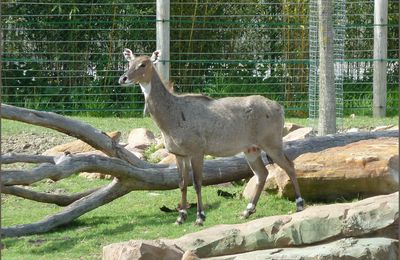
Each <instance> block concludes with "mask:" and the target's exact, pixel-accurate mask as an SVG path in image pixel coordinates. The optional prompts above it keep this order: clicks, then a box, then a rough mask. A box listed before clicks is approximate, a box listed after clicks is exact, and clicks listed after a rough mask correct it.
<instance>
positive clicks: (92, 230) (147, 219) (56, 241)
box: [3, 202, 221, 256]
mask: <svg viewBox="0 0 400 260" xmlns="http://www.w3.org/2000/svg"><path fill="white" fill-rule="evenodd" d="M220 203H221V202H214V203H211V204H206V205H205V209H206V212H212V211H214V210H219V209H218V208H219V207H220ZM157 206H161V205H157ZM155 207H156V206H155ZM152 212H153V214H152ZM111 214H112V213H110V215H107V216H90V217H89V216H86V217H85V216H82V217H81V218H78V219H76V220H74V221H72V222H70V223H68V224H67V225H63V226H61V227H58V228H56V229H54V230H52V231H49V232H47V233H44V234H39V235H32V236H26V237H19V238H6V239H3V243H4V245H5V246H6V248H12V247H20V246H21V243H23V244H24V248H25V249H24V250H23V251H24V253H23V254H32V255H37V256H44V255H51V254H66V253H68V251H70V250H71V251H72V250H73V248H75V247H77V246H79V245H80V244H82V243H88V246H87V247H98V248H99V250H100V251H101V247H102V246H104V244H103V243H104V241H106V242H107V241H109V242H107V243H113V241H114V242H115V240H116V239H119V238H122V239H126V237H128V238H127V240H129V239H141V238H144V237H141V235H142V234H138V232H141V230H143V228H146V227H149V229H151V230H157V231H158V232H164V231H165V232H167V233H168V234H162V236H164V237H165V236H168V235H170V233H171V231H168V228H169V227H171V229H176V230H175V231H177V233H179V232H181V231H182V230H183V229H184V228H185V226H183V227H178V226H174V222H175V220H176V218H177V217H178V212H170V213H166V212H162V211H161V210H158V208H157V209H155V210H153V211H151V212H148V211H147V212H145V211H144V212H143V213H142V214H134V215H132V216H131V217H130V216H129V215H122V214H119V215H115V214H114V215H111ZM195 219H196V207H192V208H190V209H188V219H187V221H186V223H185V224H184V225H186V227H187V225H193V223H194V221H195ZM168 226H169V227H168ZM127 233H128V236H127ZM129 233H132V234H133V235H132V236H129ZM109 237H113V238H114V239H108V238H109ZM129 237H130V238H129ZM21 253H22V252H21Z"/></svg>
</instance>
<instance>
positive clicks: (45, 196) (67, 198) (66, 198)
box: [1, 186, 99, 206]
mask: <svg viewBox="0 0 400 260" xmlns="http://www.w3.org/2000/svg"><path fill="white" fill-rule="evenodd" d="M98 189H99V188H97V189H92V190H88V191H84V192H80V193H76V194H72V195H64V194H51V193H45V192H37V191H33V190H28V189H24V188H22V187H17V186H1V193H4V194H10V195H14V196H18V197H21V198H24V199H29V200H33V201H37V202H43V203H51V204H56V205H58V206H67V205H69V204H71V203H73V202H74V201H77V200H79V199H81V198H83V197H86V196H87V195H89V194H91V193H93V192H95V191H96V190H98Z"/></svg>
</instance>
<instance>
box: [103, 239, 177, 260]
mask: <svg viewBox="0 0 400 260" xmlns="http://www.w3.org/2000/svg"><path fill="white" fill-rule="evenodd" d="M121 246H123V248H124V249H123V250H120V248H121ZM182 255H183V253H182V252H181V250H179V249H178V248H174V247H173V246H167V245H165V244H164V243H163V242H161V241H140V240H132V241H129V242H127V243H122V245H121V243H116V244H111V245H109V246H106V247H104V249H103V259H105V260H109V259H119V260H123V259H126V260H127V259H132V260H133V259H138V260H139V259H140V260H151V259H154V260H156V259H157V260H171V259H181V258H182Z"/></svg>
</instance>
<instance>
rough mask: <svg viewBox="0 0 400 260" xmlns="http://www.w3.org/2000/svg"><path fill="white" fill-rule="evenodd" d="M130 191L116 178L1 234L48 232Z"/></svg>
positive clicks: (5, 235) (14, 234)
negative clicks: (61, 208)
mask: <svg viewBox="0 0 400 260" xmlns="http://www.w3.org/2000/svg"><path fill="white" fill-rule="evenodd" d="M129 191H130V189H129V188H128V187H127V186H126V185H124V184H123V183H122V182H119V181H118V180H116V179H115V180H114V181H113V182H112V183H110V184H109V185H107V186H105V187H103V188H100V189H98V190H97V191H95V192H93V193H91V194H90V195H88V196H86V197H84V198H82V199H79V200H77V201H75V202H74V203H72V204H70V205H69V206H67V207H65V208H64V210H63V211H62V212H60V213H57V214H54V215H52V216H49V217H46V218H45V219H43V220H42V221H39V222H35V223H31V224H23V225H16V226H13V227H5V228H2V229H1V236H2V237H16V236H26V235H30V234H38V233H44V232H48V231H50V230H52V229H53V228H55V227H58V226H61V225H65V224H67V223H69V222H71V221H72V220H74V219H76V218H77V217H79V216H81V215H83V214H85V213H86V212H89V211H91V210H93V209H95V208H98V207H100V206H102V205H104V204H107V203H109V202H111V201H113V200H115V199H117V198H120V197H122V196H123V195H125V194H127V193H129Z"/></svg>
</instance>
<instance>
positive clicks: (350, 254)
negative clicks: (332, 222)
mask: <svg viewBox="0 0 400 260" xmlns="http://www.w3.org/2000/svg"><path fill="white" fill-rule="evenodd" d="M398 244H399V243H398V241H397V240H395V239H391V238H384V237H376V238H375V237H374V238H360V239H355V238H344V239H340V240H338V241H334V242H331V243H326V244H321V245H316V246H309V247H304V248H276V249H268V250H258V251H254V252H249V253H243V254H237V255H227V256H217V257H210V258H203V259H207V260H248V259H291V260H302V259H320V260H324V259H326V260H328V259H336V260H347V259H371V260H373V259H385V260H397V256H398V253H399V250H398Z"/></svg>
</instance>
